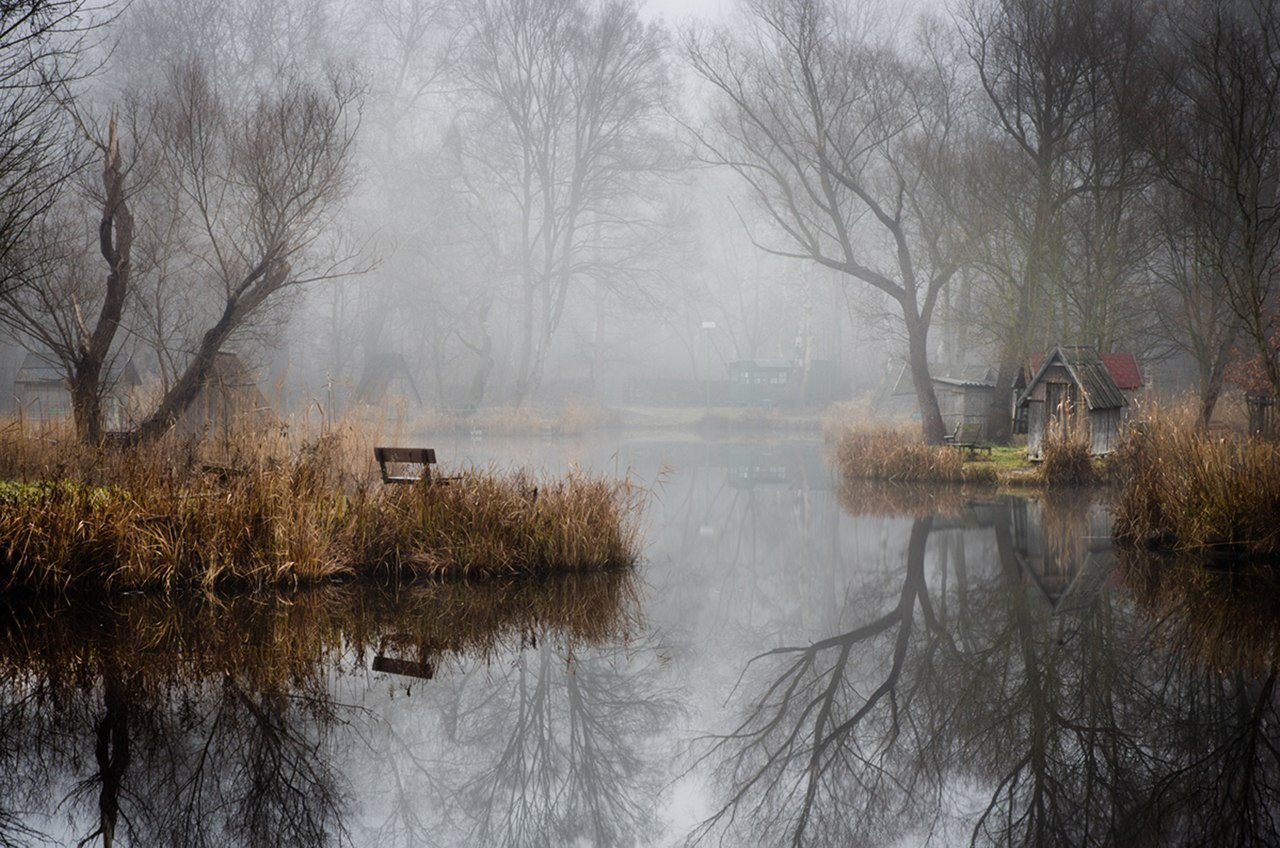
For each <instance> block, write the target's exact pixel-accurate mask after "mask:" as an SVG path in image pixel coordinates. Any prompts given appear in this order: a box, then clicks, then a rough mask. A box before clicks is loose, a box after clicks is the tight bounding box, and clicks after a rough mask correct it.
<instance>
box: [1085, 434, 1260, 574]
mask: <svg viewBox="0 0 1280 848" xmlns="http://www.w3.org/2000/svg"><path fill="white" fill-rule="evenodd" d="M1109 465H1110V466H1111V471H1112V473H1113V475H1114V476H1115V478H1116V479H1117V480H1119V481H1120V482H1121V490H1120V496H1119V500H1118V503H1117V508H1116V520H1115V536H1116V538H1117V539H1118V540H1120V541H1121V542H1124V543H1129V544H1136V545H1143V546H1147V547H1152V548H1160V549H1166V550H1199V551H1210V552H1212V551H1219V552H1228V553H1240V554H1248V555H1254V556H1264V557H1269V558H1275V557H1280V444H1277V443H1275V442H1266V441H1261V440H1258V439H1252V438H1245V437H1242V436H1236V435H1231V434H1222V433H1216V432H1208V433H1206V432H1203V431H1200V430H1196V429H1194V428H1192V427H1188V426H1178V425H1176V424H1173V423H1170V422H1168V421H1165V420H1162V419H1160V418H1158V417H1156V418H1154V419H1153V420H1152V421H1150V422H1148V423H1146V424H1145V425H1144V426H1142V427H1140V428H1135V430H1134V431H1133V432H1132V433H1131V434H1130V437H1129V438H1128V439H1126V441H1125V444H1124V445H1123V446H1122V448H1121V450H1119V451H1117V452H1116V453H1115V454H1113V455H1112V457H1111V459H1110V463H1109Z"/></svg>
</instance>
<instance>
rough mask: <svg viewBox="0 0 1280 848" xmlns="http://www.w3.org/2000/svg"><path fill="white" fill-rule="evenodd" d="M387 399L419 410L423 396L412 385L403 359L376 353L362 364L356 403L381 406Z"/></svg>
mask: <svg viewBox="0 0 1280 848" xmlns="http://www.w3.org/2000/svg"><path fill="white" fill-rule="evenodd" d="M388 398H403V399H404V400H406V401H408V400H412V401H413V402H414V403H415V404H417V405H418V406H422V395H420V394H419V393H418V385H417V383H416V382H414V379H413V372H412V371H410V370H409V366H408V364H407V363H406V362H405V361H404V356H402V355H401V354H398V353H375V354H374V355H373V356H371V357H369V361H368V362H366V363H365V366H364V373H363V374H361V375H360V382H359V384H357V385H356V392H355V400H356V403H367V404H374V405H376V404H380V403H383V402H384V401H386V400H387V399H388Z"/></svg>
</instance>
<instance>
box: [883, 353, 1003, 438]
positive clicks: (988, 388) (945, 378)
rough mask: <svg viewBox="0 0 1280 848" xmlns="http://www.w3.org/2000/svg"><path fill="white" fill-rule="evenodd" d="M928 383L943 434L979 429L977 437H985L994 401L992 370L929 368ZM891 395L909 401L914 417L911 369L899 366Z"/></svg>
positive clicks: (913, 387)
mask: <svg viewBox="0 0 1280 848" xmlns="http://www.w3.org/2000/svg"><path fill="white" fill-rule="evenodd" d="M929 381H930V382H931V383H933V394H934V396H935V397H937V399H938V412H939V413H941V415H942V423H943V425H944V426H945V427H946V429H947V432H948V433H950V432H954V431H955V430H957V429H959V428H960V427H961V426H963V425H966V424H968V425H971V426H975V427H978V428H980V430H979V431H978V432H979V434H980V438H982V439H986V438H987V418H988V416H989V414H990V411H991V404H992V403H993V402H994V400H995V391H996V370H995V369H994V368H992V367H991V366H988V365H967V366H961V365H939V364H933V365H930V366H929ZM892 393H893V396H894V397H895V398H896V397H901V398H909V399H910V400H909V403H910V408H911V411H912V412H913V413H915V414H916V415H918V414H919V410H918V408H917V406H916V401H915V397H916V389H915V383H914V381H913V380H912V378H911V368H910V367H909V366H908V365H905V364H904V365H903V366H902V369H901V370H900V371H899V373H898V379H897V381H896V382H895V383H894V386H893V390H892Z"/></svg>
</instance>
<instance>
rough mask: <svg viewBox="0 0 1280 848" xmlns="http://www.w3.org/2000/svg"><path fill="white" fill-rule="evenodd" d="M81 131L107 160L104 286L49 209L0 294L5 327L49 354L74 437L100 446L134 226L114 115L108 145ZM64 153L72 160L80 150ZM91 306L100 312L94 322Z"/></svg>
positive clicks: (67, 226) (66, 220) (100, 196)
mask: <svg viewBox="0 0 1280 848" xmlns="http://www.w3.org/2000/svg"><path fill="white" fill-rule="evenodd" d="M81 128H82V129H83V130H84V134H85V139H86V140H87V141H88V142H89V143H90V144H91V145H92V146H94V147H96V148H97V150H98V152H99V153H100V154H101V156H102V162H103V171H102V190H101V192H100V193H97V192H94V194H97V197H96V198H95V202H96V204H97V206H98V208H99V209H100V212H101V215H100V219H99V223H98V227H97V236H98V238H97V248H98V251H99V252H100V253H101V255H102V259H103V260H105V262H106V264H107V273H106V276H105V279H104V280H103V281H102V283H101V285H98V284H96V283H94V282H93V272H92V271H91V270H90V269H89V268H88V266H87V260H86V257H85V256H84V255H83V251H82V250H81V247H82V246H81V245H77V244H72V243H70V242H71V240H70V239H68V238H67V237H66V235H65V234H64V233H65V231H66V230H70V231H71V232H75V231H76V229H77V227H76V224H75V222H74V217H72V216H71V213H70V212H69V210H66V209H63V210H60V211H59V213H57V214H55V213H54V211H53V210H49V211H47V212H46V213H45V218H46V219H45V220H44V221H42V222H41V224H40V225H39V226H38V227H37V228H36V229H34V230H33V231H32V232H29V233H28V235H27V243H26V244H25V245H24V247H23V251H24V253H25V254H26V256H28V257H29V261H28V263H27V266H28V267H27V268H26V269H25V270H24V271H23V273H21V274H20V275H19V276H18V279H16V280H14V281H13V282H12V284H11V285H10V286H9V287H8V288H6V289H4V290H0V305H3V307H4V308H3V311H0V325H3V326H4V327H5V328H6V329H7V330H9V331H10V332H11V333H14V334H15V335H17V336H18V337H19V338H20V339H22V340H24V341H26V342H28V343H31V342H34V343H35V344H36V346H38V347H39V348H41V349H42V350H43V351H44V352H46V353H47V355H49V356H50V357H52V359H53V360H54V361H55V362H56V365H57V368H58V370H59V371H60V372H61V373H62V374H64V375H65V378H66V382H67V386H68V388H69V390H70V395H71V406H72V413H73V416H74V418H75V423H76V434H77V436H78V437H79V438H80V439H82V440H85V441H89V442H96V441H98V440H99V439H100V438H101V436H102V423H103V409H102V401H103V395H104V392H105V391H106V389H107V388H109V383H110V380H109V375H108V373H107V372H108V370H109V369H108V366H109V362H110V359H111V356H112V353H113V351H114V347H113V346H114V344H115V341H116V334H117V332H118V330H119V329H120V325H121V318H122V317H123V315H124V309H125V301H126V299H127V297H128V293H129V286H130V278H131V274H132V260H131V254H132V249H133V240H134V224H133V215H132V213H131V212H130V209H129V193H130V190H131V189H130V188H129V186H128V185H127V182H128V168H127V167H126V166H125V165H124V163H123V160H122V157H121V153H120V138H119V134H118V132H117V122H116V119H115V117H114V116H113V117H112V118H111V121H110V124H109V127H108V131H107V138H106V139H105V140H104V139H100V138H98V137H97V136H94V135H93V134H92V133H91V131H90V130H89V128H88V127H87V126H86V125H85V124H84V123H81ZM66 155H68V156H75V155H76V151H75V149H74V148H72V149H69V150H67V151H66ZM59 231H63V232H59ZM94 309H96V311H97V315H96V317H95V318H94V320H93V323H92V325H91V324H90V323H89V318H90V317H91V316H92V312H93V310H94Z"/></svg>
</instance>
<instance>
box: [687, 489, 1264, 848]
mask: <svg viewBox="0 0 1280 848" xmlns="http://www.w3.org/2000/svg"><path fill="white" fill-rule="evenodd" d="M870 507H871V508H873V509H878V508H880V504H879V503H875V502H873V503H871V505H870ZM1106 524H1107V521H1106V512H1105V509H1104V508H1102V507H1101V506H1099V505H1097V504H1094V503H1091V502H1090V501H1089V500H1088V499H1086V498H1082V497H1079V496H1076V497H1066V498H1062V497H1059V498H1054V499H1053V500H1036V499H1030V500H1029V499H1022V498H1000V499H998V500H994V501H991V502H987V503H979V504H972V505H970V506H968V507H967V508H964V509H961V510H958V511H955V512H953V513H952V514H950V515H945V516H935V515H923V516H918V517H916V518H914V519H913V521H912V524H911V528H910V534H909V539H908V541H907V545H906V550H905V563H904V567H903V568H902V569H901V570H900V571H898V572H897V573H895V574H887V575H882V578H883V579H881V580H880V581H879V582H878V583H874V584H870V585H864V586H862V587H861V589H862V592H863V595H862V597H860V598H859V599H858V600H857V601H855V602H851V603H849V604H848V605H847V608H846V610H845V611H844V615H843V620H844V622H845V626H844V627H842V628H840V629H838V630H836V631H834V632H832V633H829V634H827V635H824V636H822V637H821V638H815V639H813V640H812V641H809V642H807V643H804V644H796V645H792V646H784V647H779V648H776V649H774V650H771V651H768V652H766V653H764V654H762V655H760V656H758V657H757V658H756V659H755V660H754V661H753V662H752V663H751V666H750V667H749V669H748V671H747V676H746V682H745V683H744V685H743V686H742V687H741V689H740V694H739V700H738V704H739V710H740V712H739V717H738V719H737V720H736V723H735V724H734V725H732V726H731V729H730V730H729V731H728V732H727V733H725V734H723V735H719V736H716V737H712V738H710V739H708V740H706V742H705V746H704V748H703V753H702V760H701V761H700V765H706V766H708V767H714V768H715V769H716V773H717V776H718V781H719V783H720V784H721V785H723V786H726V787H729V791H727V792H726V793H724V794H723V795H722V797H721V799H720V805H719V806H718V808H717V809H716V810H715V811H714V812H713V814H712V815H711V816H710V817H709V818H708V819H707V820H706V821H705V822H704V823H703V825H702V827H701V828H700V830H699V831H698V832H697V833H696V834H695V839H698V838H705V837H708V836H721V837H724V836H727V837H729V841H737V840H744V839H748V838H749V839H750V841H753V842H755V843H757V844H784V843H789V844H805V845H862V844H866V845H883V844H894V843H895V842H901V841H906V842H908V843H914V842H926V841H933V842H936V843H938V844H957V843H960V842H966V843H973V844H983V845H985V844H1000V845H1004V844H1007V845H1073V846H1078V845H1094V844H1097V845H1103V844H1107V845H1111V844H1179V845H1220V844H1227V843H1231V844H1274V842H1275V839H1276V836H1277V833H1276V829H1275V828H1276V825H1275V821H1274V814H1275V813H1276V812H1280V809H1278V808H1277V806H1276V801H1277V798H1276V792H1277V789H1280V773H1278V770H1277V762H1276V753H1277V749H1276V748H1275V739H1276V738H1277V737H1276V735H1275V730H1276V727H1275V722H1276V717H1277V714H1276V707H1277V701H1276V698H1275V691H1274V689H1275V687H1274V683H1275V674H1274V670H1272V671H1271V672H1269V673H1267V674H1266V675H1265V676H1263V677H1262V678H1261V679H1258V680H1252V681H1250V680H1248V679H1246V678H1245V677H1244V676H1243V675H1241V674H1239V673H1234V674H1228V675H1226V676H1223V675H1221V674H1219V673H1218V672H1217V670H1216V669H1206V668H1204V667H1203V666H1195V665H1188V664H1187V663H1185V662H1182V661H1181V660H1180V658H1179V657H1178V656H1177V655H1176V654H1174V653H1171V652H1168V651H1166V650H1163V645H1162V644H1161V642H1159V641H1158V637H1159V634H1160V631H1161V628H1160V627H1159V626H1157V624H1156V623H1154V622H1153V621H1152V620H1151V619H1150V618H1145V617H1141V616H1134V615H1131V614H1129V610H1128V609H1127V604H1128V598H1127V595H1125V594H1124V593H1121V592H1114V591H1112V589H1111V588H1110V587H1109V586H1108V585H1107V581H1108V579H1109V578H1108V575H1109V574H1110V567H1111V558H1112V554H1111V551H1110V549H1109V545H1108V544H1107V543H1106V539H1107V537H1108V533H1107V532H1106V531H1107V527H1106ZM974 563H978V564H980V565H986V564H987V563H993V564H996V567H982V568H973V567H971V566H972V565H973V564H974Z"/></svg>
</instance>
